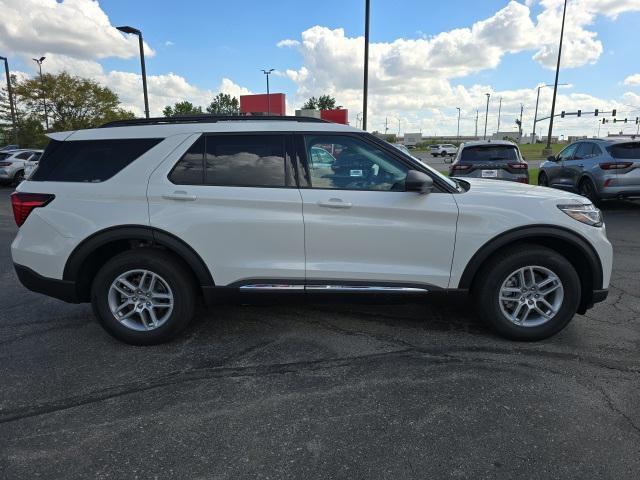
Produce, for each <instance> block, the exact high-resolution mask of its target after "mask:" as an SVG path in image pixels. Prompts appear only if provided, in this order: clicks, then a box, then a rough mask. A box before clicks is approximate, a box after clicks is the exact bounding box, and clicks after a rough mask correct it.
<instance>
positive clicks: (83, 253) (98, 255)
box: [62, 225, 215, 301]
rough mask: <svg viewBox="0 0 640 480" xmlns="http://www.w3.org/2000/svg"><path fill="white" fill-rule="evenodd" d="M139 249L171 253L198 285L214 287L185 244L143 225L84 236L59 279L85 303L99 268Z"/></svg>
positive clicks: (110, 229) (210, 276)
mask: <svg viewBox="0 0 640 480" xmlns="http://www.w3.org/2000/svg"><path fill="white" fill-rule="evenodd" d="M142 246H151V247H156V248H162V249H165V250H167V251H169V252H171V253H172V254H173V255H175V256H176V257H177V258H179V259H180V260H181V261H182V262H184V264H185V265H186V266H187V267H188V268H189V270H190V271H191V273H192V274H193V276H194V278H195V280H196V281H197V282H198V284H199V285H200V286H202V287H212V286H214V285H215V284H214V281H213V277H212V275H211V272H210V271H209V269H208V268H207V266H206V264H205V263H204V261H203V260H202V258H201V257H200V255H198V253H197V252H196V251H195V250H193V248H191V247H190V246H189V245H188V244H187V243H185V242H184V241H183V240H181V239H179V238H178V237H176V236H175V235H173V234H171V233H168V232H166V231H163V230H160V229H157V228H153V227H148V226H143V225H123V226H118V227H110V228H106V229H104V230H100V231H99V232H96V233H94V234H93V235H91V236H90V237H87V238H86V239H84V240H83V241H82V242H81V243H80V244H79V245H78V246H76V248H75V249H74V250H73V252H72V253H71V255H69V258H68V259H67V262H66V264H65V267H64V272H63V276H62V278H63V280H65V281H71V282H75V284H76V290H77V294H78V298H79V299H80V300H81V301H88V299H89V297H90V290H91V283H92V280H93V277H94V276H95V274H96V273H97V271H98V269H99V268H100V266H101V265H102V264H104V262H105V261H107V260H108V259H109V258H111V257H113V256H114V255H117V254H118V253H121V252H123V251H126V250H130V249H134V248H137V247H142Z"/></svg>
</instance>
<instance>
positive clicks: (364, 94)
mask: <svg viewBox="0 0 640 480" xmlns="http://www.w3.org/2000/svg"><path fill="white" fill-rule="evenodd" d="M369 12H370V2H369V0H365V7H364V82H363V86H362V130H365V131H366V130H367V95H368V94H369Z"/></svg>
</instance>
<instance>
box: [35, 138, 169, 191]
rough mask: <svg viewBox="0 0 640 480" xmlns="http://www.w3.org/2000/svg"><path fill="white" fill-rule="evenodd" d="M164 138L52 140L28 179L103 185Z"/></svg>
mask: <svg viewBox="0 0 640 480" xmlns="http://www.w3.org/2000/svg"><path fill="white" fill-rule="evenodd" d="M162 140H163V139H161V138H127V139H111V140H76V141H65V142H60V141H56V140H51V141H50V142H49V145H48V146H47V148H46V150H45V151H44V153H43V154H42V157H41V159H40V162H39V166H38V169H37V170H36V171H35V173H34V174H33V176H32V177H31V179H30V180H35V181H49V182H91V183H97V182H103V181H105V180H108V179H109V178H111V177H113V176H114V175H115V174H116V173H118V172H119V171H120V170H122V169H123V168H125V167H126V166H127V165H129V164H131V163H132V162H133V161H134V160H136V159H137V158H139V157H140V156H141V155H142V154H144V153H146V152H147V151H149V150H150V149H152V148H153V147H155V146H156V145H157V144H158V143H160V142H161V141H162Z"/></svg>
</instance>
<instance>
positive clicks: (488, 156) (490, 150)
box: [460, 145, 519, 163]
mask: <svg viewBox="0 0 640 480" xmlns="http://www.w3.org/2000/svg"><path fill="white" fill-rule="evenodd" d="M460 161H461V162H467V163H494V162H497V163H512V162H517V161H519V158H518V150H517V148H516V147H514V146H511V145H491V146H485V145H482V146H473V147H466V148H465V149H464V150H462V154H461V155H460Z"/></svg>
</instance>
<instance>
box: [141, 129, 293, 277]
mask: <svg viewBox="0 0 640 480" xmlns="http://www.w3.org/2000/svg"><path fill="white" fill-rule="evenodd" d="M291 148H292V145H291V137H290V136H289V135H287V134H283V133H264V134H263V133H255V134H253V133H250V134H249V133H247V134H245V133H243V134H231V133H225V134H209V135H201V136H200V135H195V136H194V137H192V138H191V139H190V141H189V142H186V144H185V145H184V146H183V147H182V148H181V151H178V152H176V154H175V155H173V156H172V159H171V160H167V161H165V162H163V164H162V165H161V166H160V167H159V168H158V169H156V171H155V172H154V173H153V175H152V176H151V178H150V182H149V190H148V197H149V213H150V221H151V225H152V226H153V227H157V228H159V229H162V230H165V231H167V232H169V233H172V234H174V235H176V236H177V237H179V238H181V239H182V240H184V241H185V242H187V243H188V244H189V245H190V246H191V247H192V248H193V249H194V250H195V251H196V252H197V253H198V254H199V255H200V256H201V257H202V259H203V260H204V262H205V263H206V265H207V266H208V267H209V270H210V271H211V274H212V276H213V279H214V281H215V283H216V285H230V284H236V285H237V286H242V285H245V286H246V285H257V284H260V285H263V286H264V285H267V284H274V283H277V284H282V282H283V281H285V283H290V284H297V285H300V288H302V284H303V283H304V226H303V223H302V200H301V197H300V192H299V191H298V188H297V186H296V183H295V178H294V175H293V168H292V167H291V155H290V150H291Z"/></svg>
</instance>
